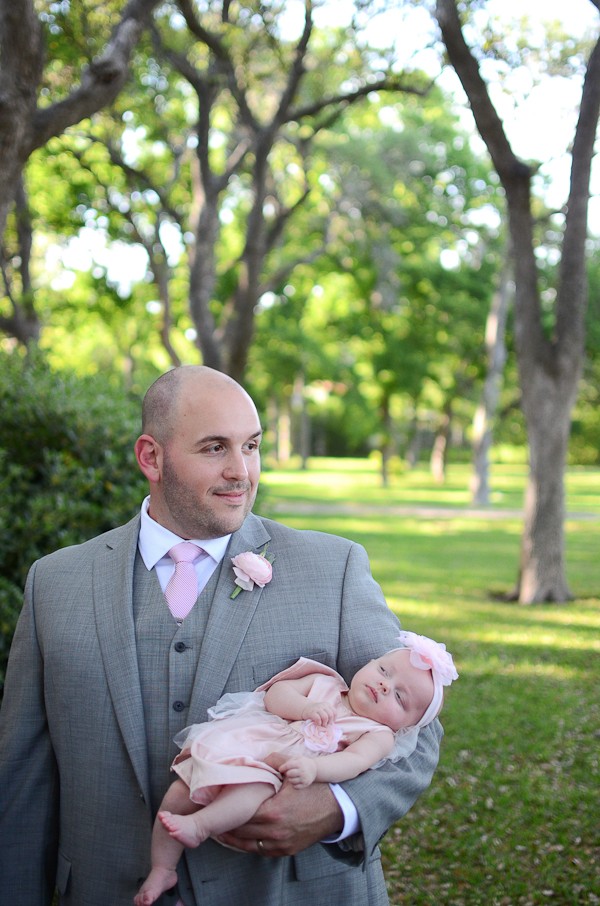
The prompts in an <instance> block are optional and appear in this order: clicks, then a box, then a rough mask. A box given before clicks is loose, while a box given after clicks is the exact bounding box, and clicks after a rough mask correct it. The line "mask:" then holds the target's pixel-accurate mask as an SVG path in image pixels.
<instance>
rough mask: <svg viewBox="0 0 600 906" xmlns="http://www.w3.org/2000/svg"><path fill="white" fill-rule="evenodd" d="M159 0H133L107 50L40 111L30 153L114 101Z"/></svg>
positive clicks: (37, 114)
mask: <svg viewBox="0 0 600 906" xmlns="http://www.w3.org/2000/svg"><path fill="white" fill-rule="evenodd" d="M158 2H159V0H129V3H128V4H127V6H126V7H125V9H124V10H123V15H122V17H121V21H120V22H119V24H118V25H117V26H116V28H115V29H114V31H113V33H112V36H111V38H110V41H109V42H108V44H107V45H106V48H105V50H104V52H103V53H102V54H101V55H100V56H99V57H97V58H96V59H95V60H93V61H92V63H91V64H90V65H89V66H88V67H87V68H86V69H85V70H84V71H83V74H82V77H81V84H80V85H79V86H78V87H77V88H75V89H74V90H73V91H72V92H71V94H70V95H69V96H68V97H67V98H65V99H64V100H63V101H58V102H57V103H56V104H51V105H50V106H49V107H46V108H43V109H38V110H37V111H36V114H35V117H34V122H33V132H32V136H31V145H30V147H29V149H28V153H31V152H32V151H33V150H35V149H36V148H40V147H41V146H42V145H44V144H45V143H46V142H47V141H48V140H49V139H50V138H52V137H53V136H55V135H60V134H61V133H62V132H64V130H65V129H67V128H68V127H69V126H72V125H74V124H75V123H78V122H80V121H81V120H82V119H85V118H86V117H88V116H91V115H92V114H93V113H96V112H97V111H98V110H101V109H102V108H103V107H106V106H108V105H109V104H111V103H112V102H113V101H114V99H115V98H116V97H117V95H118V94H119V92H120V91H121V89H122V87H123V85H124V84H125V82H126V80H127V78H128V76H129V61H130V57H131V53H132V51H133V49H134V47H135V46H136V44H137V42H138V41H139V38H140V35H141V34H142V31H143V30H144V28H145V27H146V24H147V20H148V17H149V15H150V13H151V12H152V10H153V9H154V7H155V6H156V5H157V4H158Z"/></svg>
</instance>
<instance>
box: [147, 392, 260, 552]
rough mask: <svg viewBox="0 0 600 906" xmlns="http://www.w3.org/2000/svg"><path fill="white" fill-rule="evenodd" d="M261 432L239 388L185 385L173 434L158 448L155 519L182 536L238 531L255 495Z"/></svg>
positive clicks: (212, 535)
mask: <svg viewBox="0 0 600 906" xmlns="http://www.w3.org/2000/svg"><path fill="white" fill-rule="evenodd" d="M261 437H262V430H261V426H260V422H259V419H258V415H257V412H256V409H255V407H254V404H253V403H252V401H251V399H250V398H249V397H248V396H246V394H244V393H243V392H242V391H241V390H240V389H239V388H236V387H234V386H227V385H225V386H218V387H215V388H214V392H210V393H206V392H203V393H201V394H198V393H194V387H193V384H191V385H190V387H186V388H184V389H183V390H182V392H181V398H180V399H179V402H178V405H177V410H176V417H175V420H174V429H173V432H172V437H171V439H170V440H168V441H167V442H166V444H165V445H164V447H160V448H159V469H160V479H159V481H158V483H157V485H156V487H155V488H154V489H153V494H152V498H151V502H150V515H151V516H152V518H153V519H156V520H157V522H160V523H161V524H162V525H164V526H166V527H167V528H169V529H171V531H173V532H175V533H176V534H178V535H180V536H181V537H183V538H200V539H203V538H206V539H208V538H218V537H220V536H221V535H227V534H229V533H230V532H234V531H237V529H239V528H240V526H241V525H242V523H243V521H244V519H245V518H246V516H247V515H248V513H249V512H250V510H251V509H252V505H253V503H254V500H255V498H256V492H257V489H258V480H259V477H260V451H259V447H260V441H261Z"/></svg>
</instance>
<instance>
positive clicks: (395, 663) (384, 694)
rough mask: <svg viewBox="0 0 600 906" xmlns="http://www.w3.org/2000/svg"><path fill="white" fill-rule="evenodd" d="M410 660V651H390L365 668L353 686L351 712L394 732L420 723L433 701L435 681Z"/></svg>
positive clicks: (357, 676) (350, 695)
mask: <svg viewBox="0 0 600 906" xmlns="http://www.w3.org/2000/svg"><path fill="white" fill-rule="evenodd" d="M409 658H410V653H409V651H408V650H407V649H404V650H401V651H389V652H387V654H384V655H382V657H379V658H375V660H373V661H369V663H368V664H366V665H365V666H364V667H362V668H361V669H360V670H359V671H358V672H357V673H356V674H355V675H354V677H353V679H352V683H351V684H350V692H349V693H348V701H349V703H350V705H351V707H352V709H353V710H354V711H355V712H356V713H357V714H360V716H361V717H369V718H371V720H376V721H377V722H378V723H380V724H385V725H386V726H388V727H391V729H392V730H394V731H396V730H399V729H400V728H401V727H412V726H414V725H415V724H416V723H418V721H419V720H420V719H421V717H423V715H424V713H425V711H426V710H427V708H428V707H429V704H430V702H431V700H432V698H433V677H432V675H431V671H430V670H420V669H419V668H418V667H413V665H412V664H411V663H410V659H409Z"/></svg>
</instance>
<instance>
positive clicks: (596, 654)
mask: <svg viewBox="0 0 600 906" xmlns="http://www.w3.org/2000/svg"><path fill="white" fill-rule="evenodd" d="M468 478H469V470H468V468H467V467H466V466H451V467H450V470H449V474H448V480H447V483H446V484H445V485H444V486H441V487H440V486H437V485H435V484H434V483H433V482H432V480H431V479H430V477H429V475H428V472H427V470H426V469H424V468H423V469H418V470H415V471H414V472H405V473H404V474H401V475H398V476H396V477H395V478H394V479H393V480H392V482H391V486H390V487H389V488H387V489H384V488H382V487H381V486H380V481H379V478H378V475H377V472H376V467H375V465H374V464H373V463H372V462H369V461H364V460H362V461H361V460H348V461H345V460H312V461H311V462H310V463H309V469H308V470H307V471H298V470H293V469H285V470H282V469H278V470H275V469H274V470H272V471H267V472H266V473H265V475H264V478H263V484H264V486H265V491H264V496H263V499H262V503H261V511H263V512H265V513H267V514H268V512H269V511H271V512H272V513H273V514H274V515H275V516H276V518H278V519H280V520H281V521H283V522H286V523H287V524H289V525H293V526H295V527H298V528H309V527H310V528H317V529H320V530H322V531H326V532H335V533H337V534H342V535H345V536H347V537H351V538H353V539H355V540H356V541H359V542H360V543H362V544H364V545H365V547H366V548H367V550H368V552H369V555H370V558H371V564H372V568H373V573H374V575H375V577H376V578H377V580H378V581H379V582H380V583H381V585H382V587H383V590H384V592H385V594H386V597H387V599H388V601H389V604H390V606H391V607H392V608H393V609H394V610H395V611H396V612H397V614H398V616H399V617H400V619H401V621H402V624H403V626H404V627H405V628H406V629H411V630H413V631H415V632H419V633H424V634H426V635H431V636H433V637H434V638H437V639H439V640H440V641H444V642H445V643H446V644H447V646H448V648H449V649H450V651H451V652H452V653H453V655H454V657H455V661H456V663H457V668H458V670H459V673H460V680H459V681H458V682H457V683H456V684H455V685H453V686H452V689H451V690H450V692H449V694H448V697H447V702H446V705H445V708H444V714H443V724H444V727H445V730H446V736H445V739H444V742H443V746H442V752H441V758H440V765H439V768H438V771H437V773H436V775H435V777H434V780H433V783H432V785H431V787H430V788H429V790H428V791H427V792H426V793H425V794H424V795H423V796H422V797H421V798H420V800H419V801H418V802H417V804H416V805H415V806H414V808H413V809H412V810H411V811H410V813H409V814H408V815H407V816H406V818H405V819H404V820H403V821H401V822H400V823H399V824H398V825H397V826H395V827H394V828H392V829H391V830H390V832H389V833H388V835H387V837H386V839H385V841H384V844H383V850H384V863H385V869H386V876H387V879H388V887H389V893H390V901H391V903H392V906H404V904H406V906H409V904H410V906H413V904H414V906H425V904H427V906H462V904H465V906H513V904H520V906H521V904H522V906H530V904H535V906H537V904H550V906H553V904H554V906H571V904H598V903H600V772H599V767H598V761H599V757H600V556H599V551H600V471H598V470H588V469H575V470H572V471H570V472H569V475H568V479H567V489H568V500H567V511H568V512H569V513H571V514H579V516H580V517H581V516H585V517H587V518H570V519H568V521H567V523H566V539H567V542H566V543H567V554H566V560H567V575H568V580H569V583H570V587H571V590H572V592H573V594H574V595H575V600H574V601H572V602H570V603H567V604H563V605H556V604H552V605H535V606H533V607H522V606H519V605H517V604H509V603H506V601H502V600H501V595H502V593H504V592H507V591H509V590H510V589H511V587H512V585H513V584H514V581H515V578H516V573H517V568H518V557H519V544H520V536H521V530H522V523H521V519H520V517H519V515H518V514H515V513H514V511H515V510H520V508H521V505H522V494H523V486H524V480H525V470H524V467H523V466H520V465H515V464H509V465H508V464H507V465H497V466H495V467H494V469H493V473H492V485H493V488H494V494H493V503H492V506H491V507H490V508H489V511H484V512H483V513H481V512H478V513H476V514H475V515H472V514H471V515H467V514H466V513H465V512H464V509H465V508H468V507H469V506H470V501H469V494H468V490H467V488H468ZM350 503H352V504H353V507H349V504H350ZM309 505H310V506H312V507H315V508H316V509H317V512H308V511H307V509H306V508H307V507H308V506H309ZM358 505H360V510H359V511H358V512H356V511H355V507H357V506H358ZM334 507H335V509H334ZM390 507H401V508H402V510H401V512H400V514H397V513H392V512H390V510H389V508H390ZM412 507H421V508H423V507H425V508H427V512H428V513H429V515H423V514H422V511H421V510H420V511H419V513H420V515H413V514H411V513H410V511H409V510H410V508H412ZM438 507H439V508H444V509H443V510H440V511H439V512H438V510H437V509H434V508H438ZM338 508H339V511H336V509H338ZM446 508H449V509H450V510H454V511H455V512H452V513H448V512H447V511H446ZM431 510H433V512H431ZM503 511H505V512H503ZM589 517H592V518H589Z"/></svg>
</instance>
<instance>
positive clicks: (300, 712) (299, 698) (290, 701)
mask: <svg viewBox="0 0 600 906" xmlns="http://www.w3.org/2000/svg"><path fill="white" fill-rule="evenodd" d="M313 680H314V677H313V676H310V675H309V676H303V677H301V678H300V679H295V680H280V681H279V682H278V683H273V685H272V686H270V687H269V688H268V689H267V691H266V692H265V708H266V709H267V711H270V712H271V714H277V715H278V716H279V717H283V718H284V719H285V720H314V722H315V723H316V724H318V725H319V726H321V727H324V726H326V725H327V724H330V723H331V721H332V720H333V719H334V717H335V709H334V707H333V705H330V704H329V703H328V702H310V701H309V700H308V698H307V695H308V693H309V692H310V690H311V687H312V684H313Z"/></svg>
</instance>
